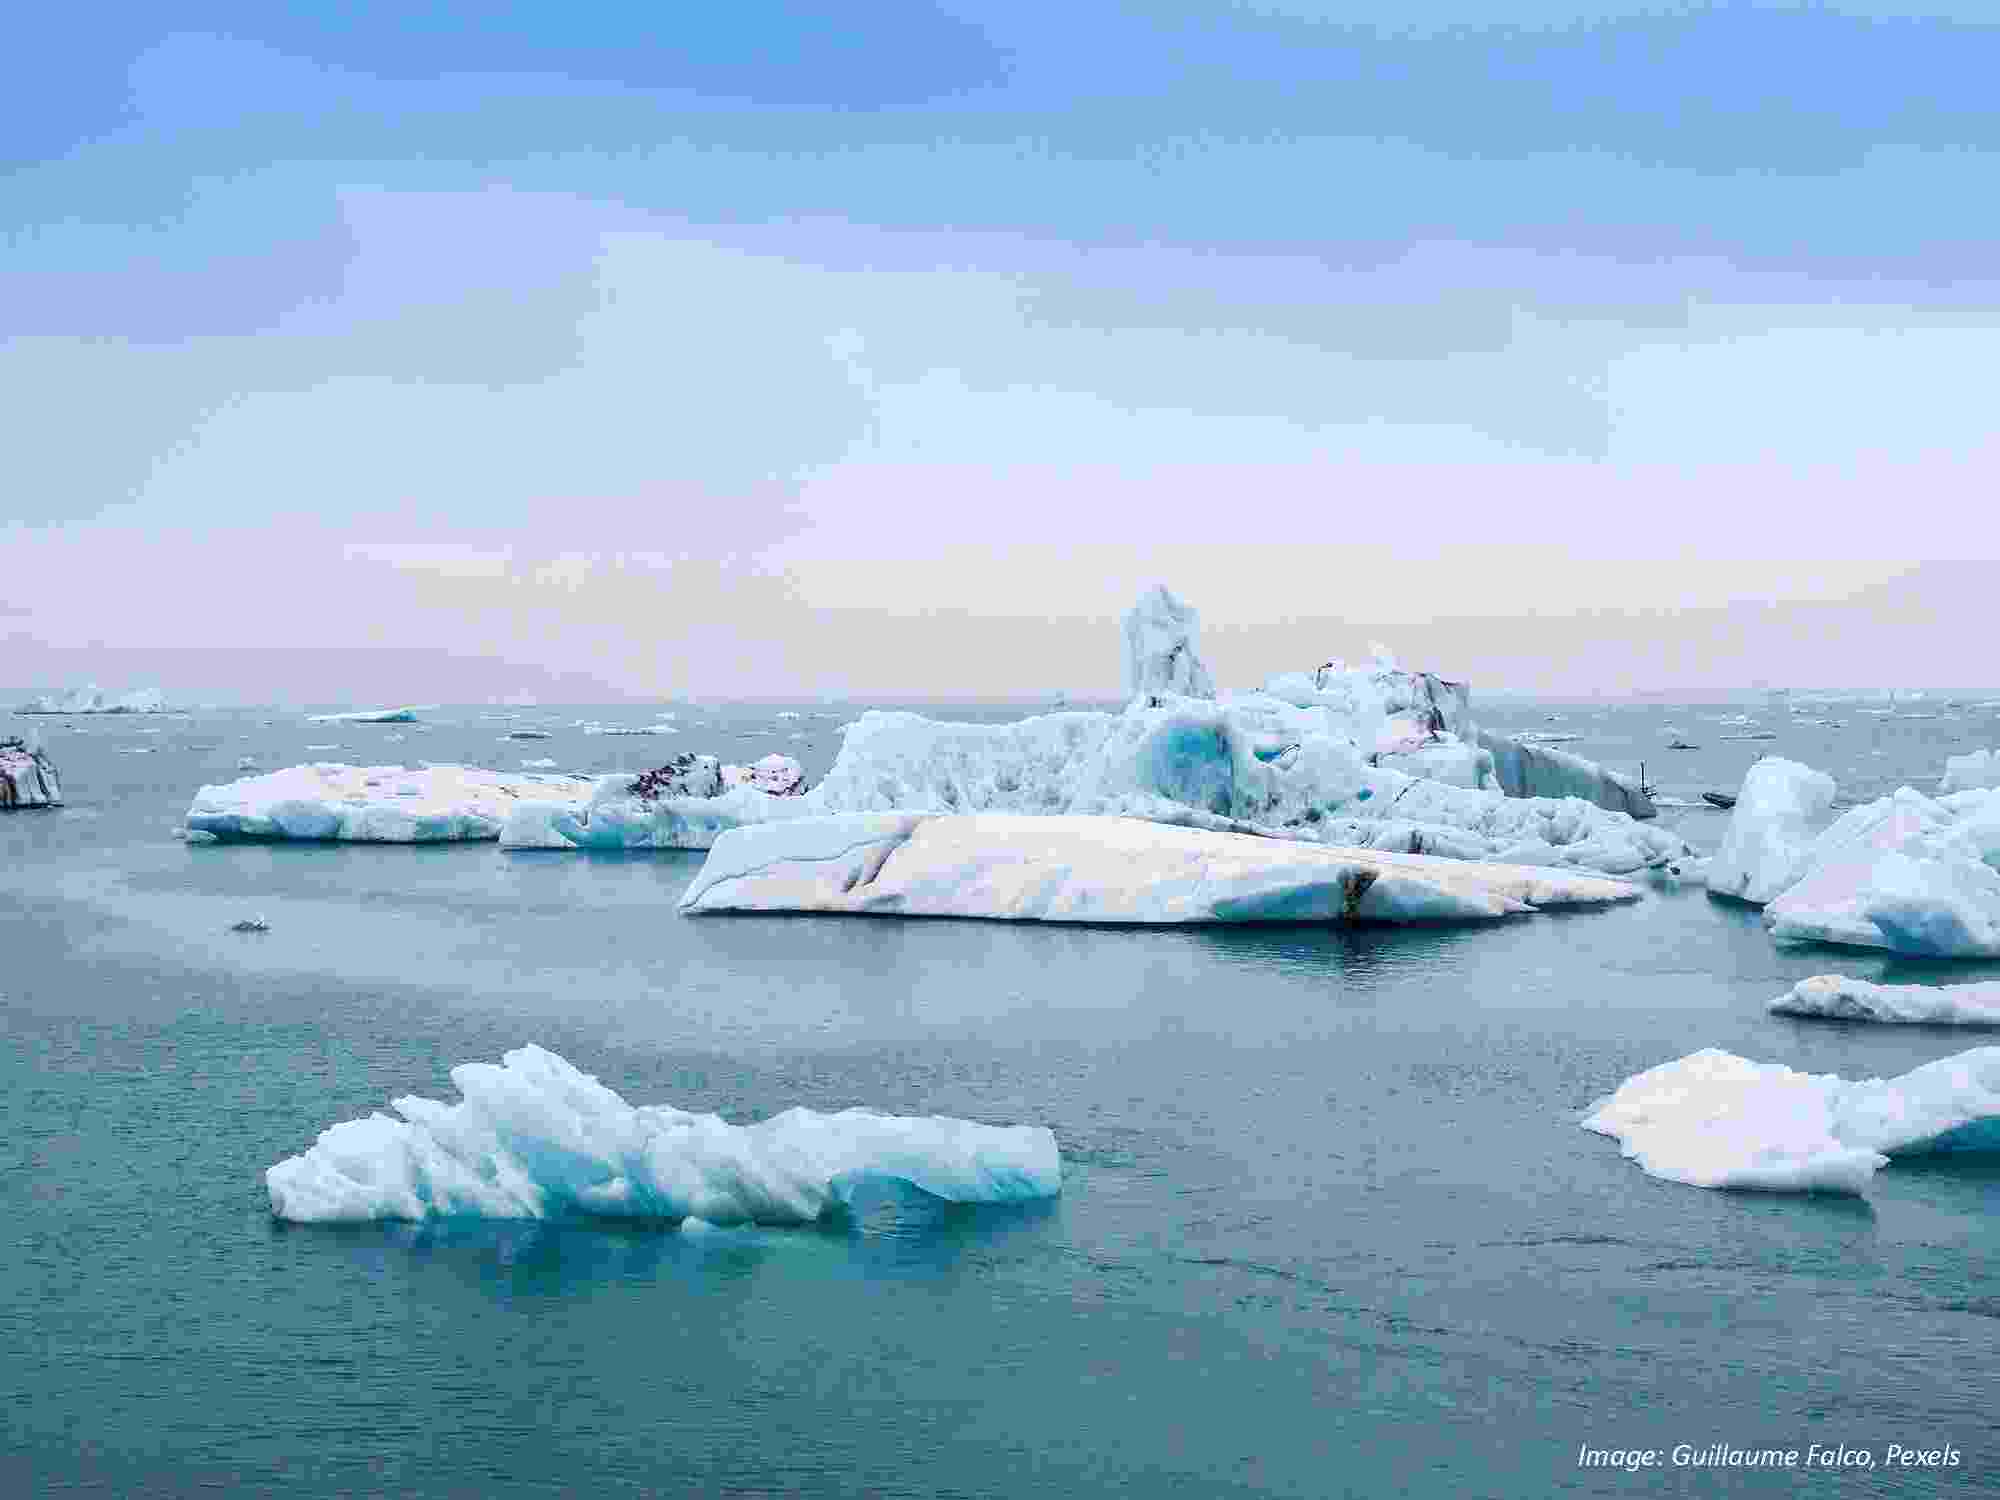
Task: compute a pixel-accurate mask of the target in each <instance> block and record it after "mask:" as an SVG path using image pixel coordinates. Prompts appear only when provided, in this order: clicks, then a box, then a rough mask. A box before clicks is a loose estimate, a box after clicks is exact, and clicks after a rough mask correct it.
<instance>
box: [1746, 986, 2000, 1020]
mask: <svg viewBox="0 0 2000 1500" xmlns="http://www.w3.org/2000/svg"><path fill="white" fill-rule="evenodd" d="M1770 1009H1771V1012H1772V1014H1774V1015H1780V1016H1812V1017H1818V1018H1820V1019H1824V1020H1829V1021H1889V1022H1904V1023H1908V1024H1911V1025H1920V1026H2000V981H1996V980H1986V981H1983V982H1977V983H1972V984H1871V983H1869V982H1868V981H1867V980H1865V979H1849V978H1846V977H1845V976H1844V975H1840V974H1820V975H1816V976H1815V977H1813V978H1811V979H1802V980H1800V981H1799V982H1798V983H1797V984H1795V985H1793V986H1792V988H1791V989H1790V990H1788V991H1786V992H1785V993H1784V994H1782V995H1780V996H1779V997H1778V998H1777V999H1775V1000H1773V1001H1772V1002H1771V1006H1770Z"/></svg>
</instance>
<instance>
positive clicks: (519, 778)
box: [187, 762, 592, 844]
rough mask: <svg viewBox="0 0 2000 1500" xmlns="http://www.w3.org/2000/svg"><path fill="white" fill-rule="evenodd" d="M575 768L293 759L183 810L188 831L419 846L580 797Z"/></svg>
mask: <svg viewBox="0 0 2000 1500" xmlns="http://www.w3.org/2000/svg"><path fill="white" fill-rule="evenodd" d="M591 785H592V784H591V782H590V781H589V780H588V779H587V778H584V777H578V776H553V775H538V774H531V773H527V772H505V771H485V770H480V769H478V768H476V767H472V766H454V765H436V766H423V767H420V768H417V769H406V768H405V767H403V766H349V765H342V764H339V763H335V762H320V763H317V764H314V765H305V766H290V767H287V768H286V769H284V770H282V771H272V772H270V773H269V774H267V775H263V776H251V777H246V778H245V779H243V780H241V781H232V782H229V783H227V784H226V785H222V786H205V787H203V788H202V789H201V790H200V791H199V792H197V793H196V794H195V797H194V801H193V803H192V804H191V805H190V806H189V808H188V812H187V827H188V829H189V831H191V832H199V833H206V834H210V835H213V836H214V837H215V838H216V839H217V840H220V841H223V842H231V841H245V840H269V839H328V840H338V841H343V842H354V843H371V844H422V843H434V842H442V841H454V840H477V839H495V838H498V837H499V836H500V830H501V827H502V826H503V825H504V824H505V823H506V821H507V815H508V813H509V812H510V811H511V810H512V809H513V808H514V806H515V805H516V804H517V803H520V802H522V801H524V800H531V799H546V800H549V801H557V802H560V801H581V800H582V799H583V798H585V797H587V796H588V795H589V794H590V791H591Z"/></svg>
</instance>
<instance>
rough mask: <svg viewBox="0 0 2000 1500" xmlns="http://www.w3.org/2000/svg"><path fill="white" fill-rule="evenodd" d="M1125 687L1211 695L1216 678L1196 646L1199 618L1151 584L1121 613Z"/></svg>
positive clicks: (1163, 587)
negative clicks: (1122, 616) (1123, 621)
mask: <svg viewBox="0 0 2000 1500" xmlns="http://www.w3.org/2000/svg"><path fill="white" fill-rule="evenodd" d="M1124 628H1125V691H1126V694H1127V695H1128V696H1139V695H1144V694H1148V693H1160V694H1171V695H1172V696H1174V697H1179V698H1213V697H1214V696H1215V679H1214V678H1212V677H1210V676H1209V674H1208V668H1207V667H1206V666H1204V665H1203V664H1202V660H1201V656H1200V655H1199V653H1198V652H1197V650H1196V641H1197V638H1198V637H1199V636H1200V634H1201V616H1200V615H1199V614H1198V613H1197V612H1196V611H1195V609H1194V607H1193V606H1192V605H1189V604H1184V603H1182V602H1181V601H1180V600H1179V599H1176V598H1175V597H1174V596H1173V595H1172V594H1171V593H1169V592H1168V591H1167V587H1166V585H1165V584H1155V585H1154V586H1153V587H1152V588H1150V589H1148V590H1147V591H1146V592H1145V593H1144V594H1141V595H1140V596H1139V602H1138V603H1137V604H1135V605H1133V606H1132V608H1131V609H1129V610H1128V611H1126V614H1125V627H1124Z"/></svg>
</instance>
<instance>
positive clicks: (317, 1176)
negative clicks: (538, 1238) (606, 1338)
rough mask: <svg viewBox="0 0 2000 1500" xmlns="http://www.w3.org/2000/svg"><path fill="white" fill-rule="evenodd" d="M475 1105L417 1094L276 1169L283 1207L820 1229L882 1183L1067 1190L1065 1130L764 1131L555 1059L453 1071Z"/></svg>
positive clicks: (1015, 1196) (782, 1124) (377, 1215)
mask: <svg viewBox="0 0 2000 1500" xmlns="http://www.w3.org/2000/svg"><path fill="white" fill-rule="evenodd" d="M451 1078H452V1082H453V1083H454V1084H456V1085H457V1086H458V1090H459V1093H460V1094H461V1095H462V1096H463V1098H462V1100H461V1102H459V1103H457V1104H441V1103H438V1102H436V1101H434V1100H430V1099H419V1098H402V1099H397V1100H395V1101H393V1106H392V1107H393V1108H394V1109H395V1110H396V1112H397V1113H398V1114H400V1115H401V1116H402V1118H401V1119H396V1118H394V1117H392V1116H389V1115H383V1114H374V1115H370V1116H369V1117H368V1118H367V1119H365V1120H348V1121H345V1122H343V1123H341V1124H338V1125H334V1126H332V1127H331V1128H329V1129H327V1130H325V1131H322V1132H321V1133H320V1136H319V1139H318V1141H317V1142H315V1143H314V1145H313V1146H312V1147H311V1148H310V1149H309V1150H307V1151H306V1152H305V1153H304V1154H303V1155H300V1156H293V1157H288V1158H287V1159H286V1160H284V1161H281V1162H279V1163H278V1164H277V1165H276V1166H274V1167H272V1168H270V1169H269V1170H268V1171H267V1172H266V1173H265V1174H264V1177H265V1183H266V1185H267V1186H268V1188H269V1189H270V1194H271V1212H272V1213H273V1214H275V1215H276V1216H277V1217H279V1218H281V1219H291V1220H298V1221H305V1222H328V1221H354V1220H375V1219H413V1220H421V1219H447V1218H477V1219H552V1218H565V1217H593V1218H640V1219H661V1220H693V1221H698V1222H697V1223H696V1224H694V1225H693V1227H696V1228H699V1227H701V1226H702V1225H706V1224H741V1223H758V1224H805V1223H811V1222H812V1221H813V1220H815V1219H819V1218H823V1217H825V1216H826V1215H827V1214H828V1213H829V1212H830V1211H833V1210H835V1209H837V1208H838V1207H840V1206H841V1205H843V1204H845V1203H848V1202H851V1201H852V1199H853V1196H854V1194H855V1191H856V1190H857V1189H858V1188H861V1187H863V1186H865V1185H867V1184H870V1183H904V1184H908V1185H909V1186H911V1187H914V1188H917V1189H918V1190H920V1191H922V1192H925V1193H928V1194H930V1195H931V1196H933V1197H936V1198H942V1199H945V1200H947V1201H949V1202H954V1203H1013V1202H1022V1201H1027V1200H1031V1199H1038V1198H1051V1197H1054V1196H1055V1195H1056V1194H1057V1193H1059V1192H1060V1191H1061V1188H1062V1163H1061V1159H1060V1157H1059V1155H1058V1152H1057V1149H1056V1141H1055V1137H1054V1136H1053V1135H1052V1134H1051V1133H1050V1132H1049V1131H1048V1130H1046V1129H1043V1128H1041V1127H1038V1126H1030V1125H1013V1126H1002V1125H980V1124H975V1123H973V1122H971V1121H967V1120H955V1119H950V1118H947V1117H944V1116H899V1115H881V1114H875V1113H873V1112H871V1111H868V1110H860V1109H849V1110H842V1111H841V1112H840V1113H838V1114H818V1113H815V1112H814V1111H812V1110H809V1109H790V1110H786V1111H785V1112H784V1113H783V1114H779V1115H774V1116H772V1117H771V1118H770V1119H768V1120H763V1121H760V1122H758V1123H757V1124H754V1125H731V1124H729V1123H728V1122H727V1121H725V1120H724V1119H722V1117H721V1116H719V1115H705V1114H690V1113H689V1112H687V1111H685V1110H679V1109H675V1108H672V1107H671V1106H669V1105H639V1106H633V1105H630V1104H627V1103H626V1102H625V1101H624V1100H623V1099H622V1098H620V1097H619V1096H618V1095H617V1094H616V1093H614V1092H613V1091H612V1090H610V1089H608V1088H606V1087H605V1086H604V1085H603V1084H601V1083H599V1082H598V1081H597V1080H596V1079H595V1078H593V1077H591V1076H590V1075H589V1074H586V1073H582V1072H579V1071H578V1070H577V1069H576V1068H574V1067H572V1066H571V1065H570V1064H569V1063H568V1062H565V1061H564V1060H563V1059H562V1058H560V1057H558V1056H557V1055H556V1054H555V1053H553V1052H548V1051H545V1050H544V1049H542V1048H540V1047H536V1046H527V1047H522V1048H519V1049H517V1050H515V1051H512V1052H509V1053H507V1054H506V1055H505V1057H504V1058H503V1059H502V1061H501V1063H500V1064H499V1065H498V1066H495V1065H494V1064H492V1063H465V1064H462V1065H461V1066H459V1067H456V1068H453V1069H452V1070H451Z"/></svg>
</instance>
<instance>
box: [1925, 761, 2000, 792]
mask: <svg viewBox="0 0 2000 1500" xmlns="http://www.w3.org/2000/svg"><path fill="white" fill-rule="evenodd" d="M1995 788H2000V751H1995V750H1974V751H1973V752H1972V753H1971V754H1970V755H1951V756H1947V757H1945V763H1944V779H1943V780H1942V781H1941V782H1939V783H1938V795H1939V796H1947V795H1949V794H1950V793H1952V792H1973V791H1991V790H1993V789H1995Z"/></svg>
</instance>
